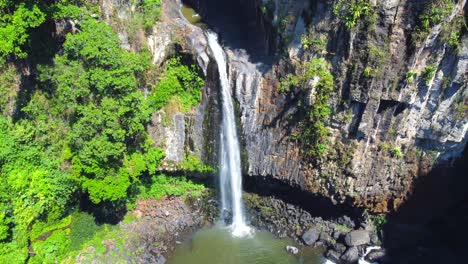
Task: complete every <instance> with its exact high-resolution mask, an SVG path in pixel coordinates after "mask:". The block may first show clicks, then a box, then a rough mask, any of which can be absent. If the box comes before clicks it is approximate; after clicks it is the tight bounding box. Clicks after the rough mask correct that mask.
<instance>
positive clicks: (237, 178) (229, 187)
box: [208, 32, 250, 236]
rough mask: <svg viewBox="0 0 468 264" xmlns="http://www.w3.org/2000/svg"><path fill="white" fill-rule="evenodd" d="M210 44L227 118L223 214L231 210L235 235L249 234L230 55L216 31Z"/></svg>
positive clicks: (223, 133)
mask: <svg viewBox="0 0 468 264" xmlns="http://www.w3.org/2000/svg"><path fill="white" fill-rule="evenodd" d="M208 44H209V46H210V48H211V50H212V51H213V55H214V57H215V60H216V63H217V64H218V70H219V80H220V83H221V87H220V88H221V95H222V117H223V120H222V127H221V135H220V140H221V147H220V151H221V152H220V174H219V177H220V181H219V182H220V191H221V205H222V208H221V210H222V211H221V216H223V215H224V214H225V213H226V212H228V211H231V212H232V225H231V228H232V234H233V235H234V236H245V235H247V234H248V233H250V228H249V226H248V225H247V224H246V223H245V217H244V208H243V207H244V206H243V204H242V173H241V159H240V150H239V140H238V137H237V131H236V122H235V119H234V105H233V101H232V97H231V92H230V85H229V79H228V74H227V68H226V58H225V55H224V51H223V48H222V47H221V45H220V44H219V43H218V37H217V35H216V34H215V33H212V32H209V33H208Z"/></svg>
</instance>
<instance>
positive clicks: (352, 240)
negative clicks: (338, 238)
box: [345, 230, 370, 247]
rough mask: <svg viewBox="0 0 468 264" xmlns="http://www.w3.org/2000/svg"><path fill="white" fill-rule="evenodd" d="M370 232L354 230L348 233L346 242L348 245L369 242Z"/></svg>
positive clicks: (352, 245)
mask: <svg viewBox="0 0 468 264" xmlns="http://www.w3.org/2000/svg"><path fill="white" fill-rule="evenodd" d="M369 242H370V237H369V232H367V231H365V230H354V231H351V232H349V233H348V234H346V236H345V243H346V245H347V246H350V247H354V246H360V245H364V244H369Z"/></svg>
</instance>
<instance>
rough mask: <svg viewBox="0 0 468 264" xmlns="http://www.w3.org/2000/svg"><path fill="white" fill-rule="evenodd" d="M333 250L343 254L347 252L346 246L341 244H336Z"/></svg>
mask: <svg viewBox="0 0 468 264" xmlns="http://www.w3.org/2000/svg"><path fill="white" fill-rule="evenodd" d="M333 249H334V250H335V251H336V252H338V253H340V254H343V253H344V252H345V251H346V246H345V245H343V244H341V243H335V245H333Z"/></svg>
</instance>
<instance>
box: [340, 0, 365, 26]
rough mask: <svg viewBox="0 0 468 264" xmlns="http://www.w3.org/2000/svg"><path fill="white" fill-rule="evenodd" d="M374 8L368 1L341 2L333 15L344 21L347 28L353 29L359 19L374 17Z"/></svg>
mask: <svg viewBox="0 0 468 264" xmlns="http://www.w3.org/2000/svg"><path fill="white" fill-rule="evenodd" d="M372 12H373V8H372V6H371V4H370V3H369V1H368V0H351V1H348V0H339V1H338V2H337V3H336V4H335V6H334V8H333V13H334V14H335V15H336V16H338V17H339V18H340V19H341V20H343V21H344V23H345V26H346V28H348V29H352V28H354V27H355V26H356V24H357V22H358V21H359V19H362V18H365V17H369V16H371V15H372Z"/></svg>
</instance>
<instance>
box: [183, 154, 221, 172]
mask: <svg viewBox="0 0 468 264" xmlns="http://www.w3.org/2000/svg"><path fill="white" fill-rule="evenodd" d="M179 166H180V168H181V169H182V170H183V171H186V172H201V173H209V172H214V171H215V170H214V169H213V168H212V167H210V166H208V165H205V164H203V162H202V161H201V160H200V158H199V157H197V156H195V155H186V156H185V157H184V160H183V161H182V162H181V164H180V165H179Z"/></svg>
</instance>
